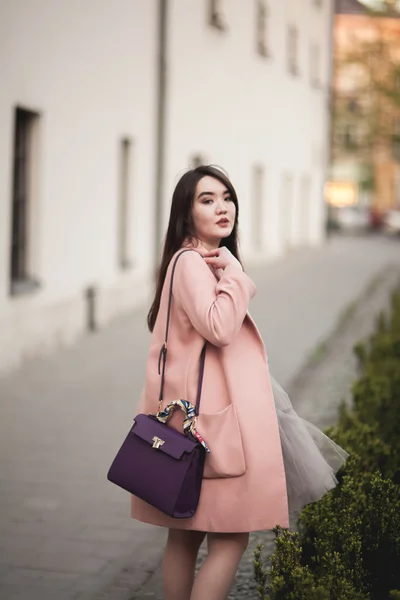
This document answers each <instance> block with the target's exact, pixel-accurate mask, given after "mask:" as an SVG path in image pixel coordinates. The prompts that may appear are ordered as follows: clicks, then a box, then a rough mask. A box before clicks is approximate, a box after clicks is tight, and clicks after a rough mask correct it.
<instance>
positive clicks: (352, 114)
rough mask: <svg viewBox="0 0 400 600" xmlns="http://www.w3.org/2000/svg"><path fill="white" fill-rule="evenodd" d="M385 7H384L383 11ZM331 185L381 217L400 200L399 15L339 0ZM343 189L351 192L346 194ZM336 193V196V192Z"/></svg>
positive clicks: (388, 7) (391, 6)
mask: <svg viewBox="0 0 400 600" xmlns="http://www.w3.org/2000/svg"><path fill="white" fill-rule="evenodd" d="M383 9H384V10H383ZM334 54H335V61H334V62H335V68H334V78H333V86H334V103H333V104H334V119H333V136H332V165H331V169H330V180H331V181H330V185H332V189H333V190H336V192H337V193H336V196H337V198H338V199H339V203H340V202H341V201H343V203H344V204H350V205H351V204H355V205H359V206H364V207H368V208H370V209H371V210H372V211H373V212H374V213H375V214H376V215H377V216H378V217H379V216H380V215H383V214H384V213H385V212H386V211H387V210H388V209H390V208H393V207H395V206H398V205H399V203H400V108H399V106H400V13H399V12H398V10H397V9H396V7H395V2H394V1H393V2H392V1H388V0H386V2H385V3H383V4H382V11H379V12H374V11H371V10H369V9H368V8H367V6H366V5H364V4H363V3H361V2H359V1H358V0H336V16H335V27H334ZM341 189H342V190H343V191H344V190H347V193H341ZM334 195H335V194H334Z"/></svg>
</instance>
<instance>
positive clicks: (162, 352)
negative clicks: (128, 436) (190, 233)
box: [158, 248, 207, 415]
mask: <svg viewBox="0 0 400 600" xmlns="http://www.w3.org/2000/svg"><path fill="white" fill-rule="evenodd" d="M185 252H196V251H195V250H192V249H190V248H189V249H187V250H182V252H180V253H179V254H178V255H177V257H176V258H175V261H174V264H173V265H172V271H171V281H170V284H169V293H168V309H167V322H166V326H165V337H164V343H163V345H162V347H161V350H160V355H159V359H158V374H159V375H161V384H160V395H159V397H158V405H159V410H161V407H162V402H163V399H164V384H165V365H166V362H167V352H168V350H167V344H168V334H169V325H170V319H171V304H172V286H173V283H174V275H175V269H176V263H177V262H178V259H179V257H180V256H182V254H184V253H185ZM206 345H207V342H206V343H205V344H204V346H203V349H202V351H201V355H200V370H199V380H198V384H197V397H196V405H195V410H196V415H198V414H199V411H200V401H201V390H202V387H203V376H204V363H205V358H206ZM161 363H162V367H161Z"/></svg>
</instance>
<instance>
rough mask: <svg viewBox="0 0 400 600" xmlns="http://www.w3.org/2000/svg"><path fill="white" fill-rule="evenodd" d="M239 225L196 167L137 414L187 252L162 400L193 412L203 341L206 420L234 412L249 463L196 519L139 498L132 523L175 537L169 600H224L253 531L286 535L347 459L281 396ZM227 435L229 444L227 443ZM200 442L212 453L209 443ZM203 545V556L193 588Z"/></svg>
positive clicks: (148, 407) (169, 241) (176, 422)
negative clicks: (180, 401)
mask: <svg viewBox="0 0 400 600" xmlns="http://www.w3.org/2000/svg"><path fill="white" fill-rule="evenodd" d="M238 216H239V206H238V200H237V196H236V193H235V190H234V188H233V186H232V184H231V182H230V181H229V179H228V178H227V176H226V175H225V174H224V173H223V172H222V171H221V170H220V169H218V168H216V167H212V166H200V167H197V168H196V169H193V170H191V171H189V172H187V173H186V174H185V175H183V177H182V178H181V179H180V181H179V182H178V184H177V186H176V189H175V192H174V194H173V199H172V206H171V213H170V219H169V226H168V231H167V235H166V240H165V245H164V252H163V257H162V262H161V267H160V271H159V277H158V284H157V290H156V295H155V299H154V302H153V305H152V307H151V309H150V312H149V315H148V325H149V329H150V331H152V338H151V344H150V351H149V356H148V361H147V368H146V385H145V389H144V392H143V394H142V397H141V400H140V403H139V407H138V412H144V413H155V412H157V400H158V392H159V388H160V376H159V372H158V361H159V354H160V348H161V347H162V345H163V342H164V332H165V323H166V317H167V305H168V292H169V284H170V281H171V270H172V265H173V262H174V260H173V259H175V257H176V256H178V254H179V252H180V251H182V249H193V250H194V251H188V252H185V253H183V254H182V255H181V256H180V257H179V259H178V261H177V263H176V268H175V275H174V281H173V296H172V304H171V321H170V328H169V341H168V363H167V368H166V377H165V388H164V389H165V391H164V401H165V404H167V403H168V402H170V401H172V400H174V399H177V398H185V399H186V400H189V401H190V402H192V403H193V404H195V401H196V392H197V383H198V376H199V357H200V354H201V350H202V347H203V344H204V340H206V341H207V347H206V348H207V350H206V359H205V372H204V379H203V389H202V395H201V410H200V417H199V418H201V414H202V413H205V414H207V415H213V414H214V415H217V414H222V411H224V410H225V409H227V407H229V406H231V405H233V406H234V408H235V414H236V416H237V420H238V425H239V430H240V437H241V443H242V451H243V460H244V467H243V469H242V470H239V471H237V472H236V473H234V474H235V475H236V476H225V477H218V476H217V477H215V476H214V478H212V477H211V478H205V479H203V484H202V490H201V495H200V501H199V506H198V508H197V511H196V513H195V515H194V516H193V517H192V518H190V519H183V520H181V519H173V518H171V517H168V516H166V515H164V514H163V513H161V512H159V511H158V510H157V509H155V508H153V507H152V506H150V505H148V504H146V503H145V502H143V501H142V500H140V499H138V498H136V497H132V517H134V518H136V519H138V520H140V521H144V522H147V523H152V524H154V525H161V526H164V527H168V528H169V534H168V541H167V545H166V548H165V553H164V560H163V585H164V598H165V600H189V599H190V600H204V598H207V600H222V599H224V598H226V596H227V595H228V592H229V589H230V587H231V584H232V581H233V578H234V575H235V572H236V570H237V567H238V564H239V561H240V559H241V556H242V554H243V552H244V550H245V549H246V546H247V543H248V538H249V532H250V531H259V530H267V529H271V528H273V527H274V526H275V525H278V524H279V525H281V526H282V527H288V525H289V516H288V513H289V508H290V510H291V511H292V510H298V509H300V508H301V506H302V505H304V504H305V503H307V502H311V501H313V500H316V499H318V498H320V497H321V496H322V495H323V494H324V493H325V492H326V491H328V490H329V489H331V488H332V487H334V486H335V485H336V483H337V481H336V479H335V476H334V472H335V471H336V470H337V469H338V468H339V467H340V466H341V464H343V462H344V460H345V457H346V454H345V453H344V452H343V451H342V450H341V449H340V448H338V447H337V446H336V445H335V444H334V443H333V442H331V441H330V440H329V439H328V438H326V436H324V435H323V434H322V433H321V432H320V431H319V430H318V429H316V428H314V427H313V426H311V425H310V424H308V423H306V422H304V421H302V420H301V419H300V418H299V417H298V416H297V415H296V413H295V412H294V411H293V409H292V407H291V404H290V401H289V399H288V398H287V396H286V394H285V393H284V392H283V390H282V389H281V388H279V386H277V385H276V386H275V393H276V398H275V399H274V392H273V388H272V384H271V378H270V375H269V370H268V361H267V356H266V352H265V347H264V344H263V341H262V338H261V336H260V334H259V332H258V329H257V327H256V325H255V324H254V322H253V320H252V319H251V317H250V315H249V313H248V306H249V303H250V300H251V299H252V298H253V297H254V295H255V293H256V288H255V285H254V283H253V282H252V280H251V279H250V278H249V277H248V275H246V273H244V271H243V268H242V265H241V262H240V258H239V252H238ZM278 402H279V406H278ZM182 418H183V417H182V416H181V415H178V414H174V416H173V417H172V420H171V422H170V423H171V426H174V427H177V428H181V426H182ZM199 428H200V424H199ZM199 433H200V434H202V431H201V430H200V431H199ZM203 433H204V432H203ZM221 435H222V433H221ZM223 435H224V436H225V439H226V441H227V444H228V443H229V437H230V434H229V433H226V432H225V433H224V434H223ZM313 438H314V439H313ZM205 441H206V442H207V443H209V445H210V446H211V454H212V440H207V439H206V440H205ZM318 446H319V449H318ZM228 447H229V446H228ZM325 449H327V450H328V451H329V452H330V453H331V455H332V457H331V458H332V459H331V460H330V464H328V463H327V462H326V461H325V458H324V457H323V454H322V453H321V451H320V450H325ZM300 455H302V456H300ZM235 456H236V455H235ZM228 459H229V456H228ZM234 462H235V464H232V465H231V466H232V468H233V469H234V468H235V465H237V460H236V459H235V461H234ZM206 464H207V463H206ZM228 472H229V471H228ZM288 500H289V506H288ZM205 536H207V543H208V556H207V558H206V560H205V561H204V563H203V565H202V566H201V569H200V571H199V573H198V574H197V577H196V579H195V578H194V575H195V565H196V558H197V554H198V550H199V547H200V545H201V543H202V542H203V540H204V538H205Z"/></svg>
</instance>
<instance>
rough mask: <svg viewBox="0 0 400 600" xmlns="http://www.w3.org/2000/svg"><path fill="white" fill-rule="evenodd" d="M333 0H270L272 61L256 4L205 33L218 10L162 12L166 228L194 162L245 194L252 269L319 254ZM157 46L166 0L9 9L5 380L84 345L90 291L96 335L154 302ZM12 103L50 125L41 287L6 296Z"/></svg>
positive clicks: (2, 97)
mask: <svg viewBox="0 0 400 600" xmlns="http://www.w3.org/2000/svg"><path fill="white" fill-rule="evenodd" d="M332 1H333V0H329V1H328V0H326V1H324V2H321V6H320V7H318V6H316V4H317V2H314V1H313V0H282V1H280V2H273V1H272V0H269V1H268V2H267V4H268V12H269V17H268V32H267V39H268V49H269V51H270V56H269V57H267V58H264V57H262V56H260V55H258V54H257V51H256V0H246V2H245V1H244V0H221V1H220V2H219V3H218V4H219V5H220V6H221V9H222V11H223V16H224V20H225V21H226V25H227V29H226V31H219V30H217V29H215V28H213V27H212V26H210V24H209V22H208V9H209V0H169V2H168V5H169V14H168V22H167V31H168V48H167V50H168V51H167V57H166V58H167V106H166V146H165V152H164V156H165V164H164V166H165V181H164V195H163V205H164V215H163V216H164V222H165V225H166V222H167V218H168V212H169V205H170V199H171V196H172V191H173V187H174V185H175V184H176V182H177V180H178V178H179V177H180V175H181V174H182V173H183V172H184V170H185V169H186V168H187V167H188V166H189V165H190V162H191V159H192V158H193V156H194V155H196V154H200V155H202V156H204V158H205V160H206V162H211V163H217V164H219V165H221V166H223V167H224V168H225V169H227V171H228V173H229V175H230V176H231V178H232V180H233V183H234V185H235V187H236V189H237V191H238V194H239V201H240V224H241V240H242V251H243V254H244V257H245V259H246V263H247V264H248V263H249V262H251V261H252V260H266V259H270V258H273V257H275V256H279V255H281V254H282V253H283V252H284V251H285V250H286V249H287V248H289V247H296V246H299V245H302V244H317V243H320V241H321V239H322V237H323V230H324V226H323V212H324V209H323V193H322V189H323V183H324V179H325V163H326V157H327V155H326V146H327V131H328V113H327V95H328V87H329V84H328V73H329V51H330V44H329V39H330V35H331V33H330V29H331V22H330V13H331V4H332ZM289 22H290V23H293V24H294V25H296V26H297V27H298V29H299V67H300V73H299V76H293V75H291V74H289V72H288V68H287V48H286V44H287V26H288V24H289ZM157 35H158V1H157V0H113V1H111V0H98V1H96V2H92V1H88V2H80V1H79V0H69V1H68V2H67V1H66V0H59V1H58V2H54V1H53V0H29V1H28V0H13V2H8V3H2V4H1V6H0V80H1V82H2V85H1V87H2V90H1V94H0V370H3V369H6V368H8V367H9V366H12V365H16V364H18V361H20V360H21V359H22V358H24V357H26V356H31V355H34V354H37V353H41V352H42V351H43V350H45V349H47V348H49V349H50V348H53V347H55V346H56V345H58V344H59V343H66V342H70V341H73V340H75V339H76V337H77V336H78V335H79V334H80V333H81V332H82V331H83V330H84V329H85V327H86V310H87V307H86V301H85V290H86V289H87V288H88V287H89V286H94V287H95V289H96V294H97V296H96V298H97V300H96V302H97V320H98V323H99V325H102V324H104V323H106V322H108V321H109V320H110V319H111V318H112V317H113V316H115V315H117V314H119V313H122V312H125V311H127V310H131V309H132V308H134V307H135V306H139V305H141V304H143V301H144V299H147V298H148V294H149V291H150V290H151V288H152V280H151V275H152V270H153V266H154V261H155V257H154V247H155V240H154V236H155V202H154V198H155V183H156V182H155V176H156V169H155V156H156V150H157V148H156V127H157V123H156V114H157V89H156V87H157V60H158V58H157V53H158V39H157ZM310 43H318V44H319V47H320V53H321V56H320V70H319V73H320V80H321V85H320V87H319V89H315V88H314V87H312V86H311V83H310ZM16 105H18V106H21V107H22V108H26V109H29V110H32V111H37V112H39V113H40V114H41V118H40V128H39V129H40V131H39V134H40V135H39V139H38V151H37V153H36V156H35V160H36V161H37V167H36V168H35V172H36V175H37V177H36V178H37V193H36V195H35V198H34V206H33V213H32V220H33V237H32V240H31V248H30V261H31V262H32V274H33V275H34V276H36V277H37V278H38V279H39V280H40V282H41V287H40V288H39V290H37V291H35V292H34V293H30V294H26V295H21V296H18V297H11V296H10V293H9V263H10V234H11V231H10V220H11V191H12V181H11V179H12V158H13V115H14V107H15V106H16ZM123 137H129V138H131V139H132V142H133V160H132V190H131V200H132V206H133V210H132V211H131V215H130V233H129V240H128V245H129V251H130V255H131V258H132V259H133V267H132V269H130V270H126V271H121V269H120V268H119V265H118V260H117V246H118V235H117V224H118V189H119V164H118V156H119V143H120V140H121V138H123ZM256 166H259V167H263V169H264V181H263V185H262V186H261V187H262V189H263V196H264V197H263V206H262V210H261V214H262V220H263V223H262V244H261V247H260V248H258V249H256V248H255V243H254V227H255V225H254V224H255V223H257V218H254V214H253V215H252V214H251V206H252V205H253V206H254V198H253V197H252V194H253V193H254V180H253V173H254V171H255V167H256ZM288 177H289V179H290V181H291V186H289V187H291V189H292V196H291V198H290V199H289V201H290V204H289V208H288V210H287V211H286V213H285V211H284V207H285V203H284V201H283V202H282V194H283V190H284V187H285V185H286V186H287V184H285V178H288ZM304 182H306V183H304ZM307 190H309V194H307ZM305 194H306V195H307V197H304V195H305ZM285 214H286V216H285ZM282 216H284V218H286V219H287V220H288V222H284V223H282ZM282 231H286V232H287V233H286V234H285V235H286V238H287V239H284V237H285V236H283V235H282Z"/></svg>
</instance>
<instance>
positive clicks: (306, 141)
mask: <svg viewBox="0 0 400 600" xmlns="http://www.w3.org/2000/svg"><path fill="white" fill-rule="evenodd" d="M208 4H209V3H207V2H199V1H198V0H185V1H184V2H183V0H170V21H169V34H168V36H169V47H168V51H169V61H168V64H169V79H168V105H167V106H168V113H167V115H168V117H167V127H168V132H167V151H166V165H167V167H166V174H167V176H166V183H167V185H166V188H165V206H166V210H165V221H167V218H168V209H167V207H168V205H169V201H170V198H171V194H172V189H173V186H174V185H175V183H176V181H177V179H178V177H179V176H180V175H181V174H182V172H183V170H184V169H185V167H187V166H189V164H190V159H191V157H192V156H193V155H195V154H200V155H203V156H205V158H206V159H207V161H208V162H211V163H216V164H219V165H221V166H223V167H224V168H225V169H226V170H227V171H228V173H229V175H230V176H231V178H232V180H233V183H234V185H235V186H236V188H237V191H238V194H239V200H240V224H241V240H242V249H243V252H244V253H245V254H246V255H247V257H248V259H251V258H256V257H255V255H254V252H253V248H252V247H253V244H252V237H253V232H252V225H251V224H252V219H251V215H250V207H251V190H252V181H251V176H252V170H253V165H255V164H261V165H264V166H265V173H266V176H265V210H264V211H263V216H264V224H263V226H264V235H265V246H264V247H265V252H264V256H263V257H262V258H264V259H265V258H266V257H271V256H275V255H279V254H281V253H282V252H283V251H284V248H285V246H287V245H289V246H290V245H297V244H298V243H300V240H303V241H307V242H308V243H312V244H315V243H319V242H320V241H321V238H322V237H323V222H322V217H323V192H322V185H323V184H322V182H323V180H324V177H325V163H326V145H327V131H328V128H327V127H328V103H327V97H328V88H329V83H328V74H329V40H330V35H331V34H330V30H331V27H332V23H331V2H322V3H321V6H320V7H318V6H316V4H317V3H315V2H313V1H312V0H282V1H281V2H272V1H269V2H267V5H268V12H269V17H268V34H267V37H268V48H269V50H270V53H271V56H270V57H267V58H265V57H262V56H260V55H258V54H257V51H256V6H257V3H256V1H249V2H243V1H242V0H225V1H221V2H219V3H218V5H219V6H220V7H221V12H222V15H223V20H224V22H225V23H226V30H225V31H220V30H218V29H216V28H215V27H212V26H210V25H209V23H208V12H207V9H208ZM289 23H292V24H294V25H296V26H297V27H298V30H299V61H298V62H299V69H300V73H299V76H293V75H291V74H290V73H289V72H288V68H287V46H286V44H287V27H288V24H289ZM312 43H317V44H318V45H319V47H320V69H319V74H320V86H319V88H318V89H315V88H314V87H312V85H311V73H310V63H311V59H310V45H311V44H312ZM286 176H290V177H291V178H292V180H293V183H292V188H293V197H292V199H291V203H292V204H293V206H294V207H296V206H297V205H300V204H301V205H307V206H308V204H310V218H311V219H312V220H313V222H312V223H311V224H310V228H309V235H308V239H307V240H304V236H303V235H302V232H301V231H300V227H301V223H302V221H301V219H300V210H297V209H296V208H294V210H291V211H289V213H288V215H287V216H286V218H288V219H291V220H293V218H294V217H295V216H296V215H297V216H296V222H293V223H291V224H289V225H288V226H287V227H286V229H287V230H288V231H289V237H290V239H289V240H288V244H285V240H283V239H282V235H281V231H282V227H281V226H280V225H279V219H280V216H282V215H281V213H282V206H280V205H279V204H280V198H282V186H285V183H284V180H285V177H286ZM303 177H309V178H310V181H311V185H310V188H309V189H310V193H311V194H312V199H311V202H310V203H308V200H306V199H304V198H300V197H299V193H300V189H301V188H300V184H299V182H300V181H301V179H302V178H303Z"/></svg>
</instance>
